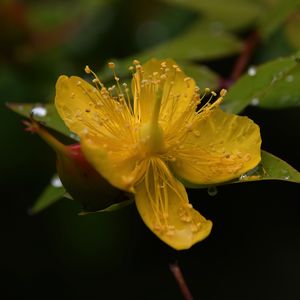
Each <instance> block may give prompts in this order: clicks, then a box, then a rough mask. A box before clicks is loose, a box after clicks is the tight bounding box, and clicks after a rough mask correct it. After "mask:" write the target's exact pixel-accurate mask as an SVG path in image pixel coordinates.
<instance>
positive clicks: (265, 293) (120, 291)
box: [0, 0, 300, 300]
mask: <svg viewBox="0 0 300 300" xmlns="http://www.w3.org/2000/svg"><path fill="white" fill-rule="evenodd" d="M177 2H178V3H179V4H178V3H177ZM182 2H185V1H175V0H174V1H171V0H169V1H158V0H157V1H147V0H140V1H138V0H130V1H122V0H76V1H75V0H74V1H33V0H32V1H25V0H24V1H17V0H11V1H5V0H1V1H0V27H1V30H0V44H1V50H0V64H1V65H0V101H1V106H0V122H1V126H0V135H1V159H0V164H1V181H0V182H1V207H2V209H1V218H0V219H1V246H0V249H1V250H0V253H1V261H0V271H1V281H0V282H1V284H0V285H1V292H0V293H1V296H3V299H11V298H15V297H18V298H25V297H30V298H39V299H47V298H54V297H62V298H82V299H124V300H127V299H128V300H135V299H136V300H137V299H147V300H150V299H151V300H152V299H153V300H156V299H178V300H179V299H182V298H181V295H180V293H179V290H178V287H177V285H176V282H175V281H174V278H173V277H172V274H171V273H170V271H169V264H170V263H173V262H174V261H178V262H179V264H180V265H181V267H182V270H183V272H184V274H185V276H186V280H187V282H188V284H189V286H190V288H191V291H192V293H193V295H194V298H195V299H205V300H215V299H231V300H234V299H239V300H240V299H245V300H246V299H264V300H265V299H274V300H275V299H280V300H281V299H286V300H289V299H290V300H294V299H300V292H299V279H300V278H299V269H300V255H299V253H300V226H299V212H300V211H299V208H300V205H299V202H300V201H299V200H300V197H299V191H300V190H299V185H297V184H293V183H288V182H271V181H266V182H259V183H245V184H236V185H229V186H223V187H219V188H218V193H217V195H216V196H214V197H211V196H209V195H208V193H207V190H189V191H188V192H189V196H190V199H191V201H192V203H193V205H194V207H196V208H198V209H199V210H200V211H201V212H202V214H203V215H204V216H206V217H207V218H209V219H211V220H213V222H214V228H213V231H212V234H211V235H210V236H209V237H208V238H207V239H206V240H205V241H203V242H201V243H199V244H197V245H195V246H193V247H192V248H191V249H190V250H187V251H182V252H175V251H173V250H171V249H169V248H168V247H167V246H165V245H164V244H162V243H161V242H160V241H159V240H158V239H157V238H156V237H155V236H154V235H153V234H152V233H151V232H150V231H149V230H148V229H147V228H146V227H145V226H144V224H143V223H142V221H141V219H140V217H139V215H138V214H137V212H136V209H135V207H134V205H132V206H130V207H127V208H124V209H122V210H120V211H116V212H113V213H107V214H98V215H97V214H96V215H88V216H78V212H79V211H80V206H79V205H77V204H76V203H74V202H72V201H70V200H67V199H65V200H62V201H59V202H58V203H56V204H54V205H53V206H51V207H50V208H49V209H47V210H45V211H43V212H41V213H40V214H38V215H34V216H31V215H29V214H28V209H29V208H30V207H31V206H32V205H33V203H34V201H35V199H36V198H37V197H38V196H39V194H40V193H41V191H42V190H43V188H44V186H45V185H47V184H48V183H49V180H50V178H51V176H52V175H53V173H54V172H55V156H54V153H53V152H52V150H51V149H49V148H48V147H47V145H46V144H45V143H44V142H43V141H42V140H40V139H39V138H38V137H37V136H35V135H31V134H29V133H25V132H24V130H23V129H24V128H23V125H22V124H21V120H22V118H21V117H20V116H18V115H16V114H14V113H13V112H11V111H9V110H8V109H7V108H6V107H5V103H6V102H40V103H43V102H48V101H53V97H54V92H55V89H54V87H55V82H56V79H57V78H58V76H59V75H61V74H67V75H71V74H76V75H78V76H84V66H85V65H86V64H88V65H90V66H91V67H93V69H94V70H101V69H102V68H103V66H104V65H105V63H106V62H107V61H109V60H110V59H111V58H117V59H119V61H122V59H123V60H124V59H125V60H126V59H127V57H134V56H135V55H136V57H140V56H143V55H144V54H143V53H145V51H148V49H150V48H151V49H152V47H155V46H156V45H160V44H161V43H166V42H168V41H169V40H172V39H173V38H176V37H177V36H178V35H180V34H182V32H184V30H186V29H187V28H189V26H191V24H193V22H195V21H197V20H204V21H206V22H210V23H209V24H210V28H213V30H217V31H220V30H221V31H222V30H225V32H226V34H227V33H228V34H230V35H232V36H233V38H234V39H238V41H239V42H241V43H242V42H243V41H244V40H245V39H246V38H247V37H248V36H249V34H250V33H251V32H252V31H253V30H254V28H255V26H254V25H253V24H254V20H255V19H256V18H258V16H259V14H261V13H262V11H261V10H259V9H257V10H254V12H253V11H252V10H251V9H249V8H248V6H247V5H248V4H247V3H249V1H229V3H231V2H233V4H234V2H236V3H239V2H245V4H243V6H242V7H244V8H245V10H244V11H243V10H242V11H241V13H242V15H241V14H239V13H238V12H235V14H234V15H233V16H232V15H230V13H231V12H230V10H229V9H228V7H227V6H226V4H225V1H224V3H223V2H222V1H217V0H210V1H200V0H199V1H192V0H190V1H186V3H184V5H183V4H182ZM198 2H199V3H200V2H202V3H204V2H205V3H206V4H207V3H211V5H215V6H214V7H212V8H210V10H209V9H206V10H205V9H203V7H202V6H201V5H200V6H201V7H202V8H201V9H202V10H201V9H200V10H199V8H198V7H197V3H198ZM250 2H251V1H250ZM277 2H278V1H275V0H274V1H271V0H269V1H268V0H265V1H259V0H255V1H252V3H259V5H261V3H263V5H266V7H267V8H268V7H269V6H270V7H272V5H275V4H276V3H277ZM286 2H288V1H286ZM290 2H291V1H290ZM195 3H196V4H195ZM177 4H178V5H177ZM268 5H269V6H268ZM297 5H298V4H297ZM297 5H295V7H294V9H293V10H291V11H289V14H288V16H287V18H286V19H285V21H284V23H283V24H284V25H286V26H278V27H277V28H276V29H275V30H274V31H273V32H272V33H271V34H270V35H269V36H268V38H267V39H265V40H263V41H262V42H261V43H260V44H258V45H257V47H256V49H255V51H254V52H253V55H252V56H251V59H250V60H249V62H248V65H253V64H259V63H262V62H265V61H267V60H269V59H272V58H276V57H278V56H284V55H290V54H292V53H295V51H297V50H298V48H299V47H300V45H299V40H297V38H296V36H297V32H298V33H299V32H300V29H299V27H300V22H299V12H298V10H297ZM204 7H205V5H204ZM229 8H230V5H229ZM207 11H210V12H211V11H214V12H215V14H213V13H208V12H207ZM207 16H208V17H207ZM229 20H231V21H232V22H229ZM297 30H298V31H297ZM295 32H296V33H295ZM210 34H211V33H210V31H209V30H208V31H207V39H206V38H205V36H204V37H203V38H202V39H201V41H200V43H199V44H197V45H195V44H194V43H193V42H191V44H190V45H189V47H190V49H192V48H193V49H196V50H195V51H199V52H201V51H202V50H203V49H204V50H203V53H205V51H206V50H205V49H207V47H208V51H206V52H208V53H211V54H212V53H215V52H216V49H215V48H214V49H211V50H210V48H209V43H208V40H209V36H210ZM298 38H299V37H298ZM202 47H203V49H202ZM212 47H214V46H212ZM241 49H242V48H240V47H238V46H235V44H233V46H232V47H228V49H227V50H226V51H224V52H223V53H222V51H221V54H213V55H206V56H205V55H204V56H202V58H199V59H193V61H196V62H197V63H198V64H200V63H201V65H205V66H207V67H208V68H209V70H211V72H213V74H219V75H218V76H222V77H223V78H227V77H229V76H230V72H231V71H232V65H233V64H234V62H235V61H236V59H237V57H238V56H239V53H240V52H241V51H242V50H241ZM217 50H218V49H217ZM221 50H222V49H221ZM217 52H218V51H217ZM141 53H142V54H141ZM171 54H172V52H171V53H170V55H171ZM245 71H246V70H245ZM214 76H215V75H214ZM214 78H215V77H214ZM219 79H220V78H219ZM219 79H218V80H219ZM207 80H208V82H209V83H211V85H212V87H215V88H217V87H218V86H216V82H215V81H214V80H211V79H207ZM299 113H300V109H299V107H292V108H284V109H280V110H267V109H262V108H259V107H255V106H249V107H247V108H246V110H245V111H243V114H245V115H248V116H250V117H251V118H252V119H253V120H254V121H255V122H256V123H257V124H259V125H260V126H261V134H262V138H263V148H264V149H265V150H267V151H270V152H272V153H273V154H275V155H277V156H279V157H281V158H282V159H284V160H286V161H288V162H289V163H290V164H291V165H293V166H294V167H295V168H298V169H300V158H299V129H300V127H299V115H300V114H299Z"/></svg>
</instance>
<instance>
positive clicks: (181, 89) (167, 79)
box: [132, 59, 195, 127]
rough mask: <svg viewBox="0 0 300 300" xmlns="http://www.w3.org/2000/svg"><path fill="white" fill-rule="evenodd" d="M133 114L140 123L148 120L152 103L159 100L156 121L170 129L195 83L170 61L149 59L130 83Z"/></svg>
mask: <svg viewBox="0 0 300 300" xmlns="http://www.w3.org/2000/svg"><path fill="white" fill-rule="evenodd" d="M132 89H133V95H134V98H135V99H134V101H135V103H136V104H135V112H136V114H137V115H140V119H141V122H143V123H146V122H148V121H149V120H150V118H151V116H152V113H153V110H154V106H155V103H156V101H157V100H158V99H157V98H159V101H161V109H160V116H159V120H160V122H161V123H163V125H165V126H169V127H170V126H171V123H173V122H175V121H176V120H177V119H178V118H179V117H180V116H181V115H182V113H183V112H184V111H185V110H186V109H187V108H188V106H189V104H190V102H191V99H192V98H193V95H194V92H195V81H194V80H193V79H191V78H188V77H187V76H186V75H185V74H184V72H183V71H182V70H180V68H179V67H178V66H177V64H176V62H175V61H173V60H171V59H166V60H156V59H151V60H149V61H148V62H146V63H145V64H144V65H143V66H142V69H140V70H137V72H136V73H135V75H134V78H133V81H132Z"/></svg>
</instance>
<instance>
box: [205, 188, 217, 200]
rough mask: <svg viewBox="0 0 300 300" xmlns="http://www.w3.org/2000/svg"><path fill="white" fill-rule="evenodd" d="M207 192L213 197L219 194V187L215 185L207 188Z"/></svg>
mask: <svg viewBox="0 0 300 300" xmlns="http://www.w3.org/2000/svg"><path fill="white" fill-rule="evenodd" d="M207 193H208V195H209V196H211V197H213V196H216V195H217V194H218V189H217V188H216V187H215V186H210V187H209V188H208V189H207Z"/></svg>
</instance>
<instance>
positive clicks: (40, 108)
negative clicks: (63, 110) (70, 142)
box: [7, 103, 76, 139]
mask: <svg viewBox="0 0 300 300" xmlns="http://www.w3.org/2000/svg"><path fill="white" fill-rule="evenodd" d="M7 107H8V108H10V109H11V110H12V111H14V112H16V113H18V114H20V115H22V116H24V117H26V118H30V117H31V116H32V117H33V118H34V119H35V120H37V121H39V122H41V123H42V124H43V125H44V126H46V127H49V128H52V129H54V130H56V131H57V132H60V133H62V134H64V135H66V136H68V137H70V138H72V139H76V136H74V135H72V133H71V132H70V130H69V129H68V128H67V127H66V125H65V124H64V122H63V121H62V119H61V118H60V116H59V115H58V113H57V111H56V108H55V106H54V104H52V103H45V104H37V103H7Z"/></svg>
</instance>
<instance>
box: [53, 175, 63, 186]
mask: <svg viewBox="0 0 300 300" xmlns="http://www.w3.org/2000/svg"><path fill="white" fill-rule="evenodd" d="M51 185H52V186H53V187H56V188H60V187H62V186H63V184H62V182H61V180H60V178H59V177H58V175H55V176H54V177H53V178H52V179H51Z"/></svg>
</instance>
